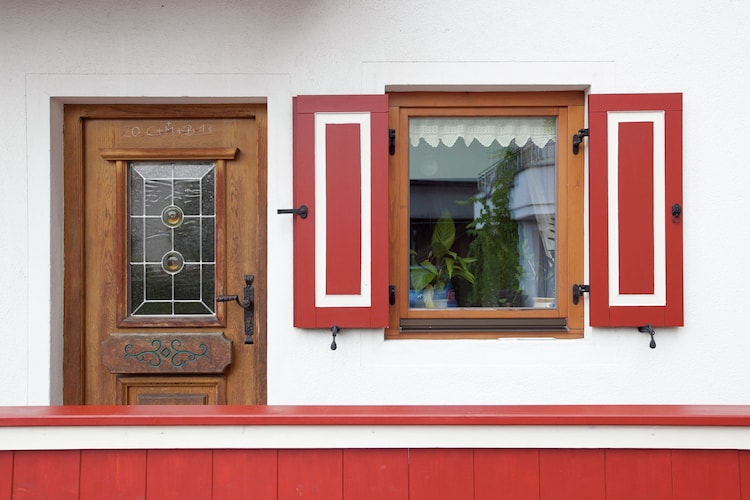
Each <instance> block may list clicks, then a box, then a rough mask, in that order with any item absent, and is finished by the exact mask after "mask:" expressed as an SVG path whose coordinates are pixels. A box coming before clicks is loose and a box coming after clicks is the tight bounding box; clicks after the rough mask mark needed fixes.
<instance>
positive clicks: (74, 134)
mask: <svg viewBox="0 0 750 500" xmlns="http://www.w3.org/2000/svg"><path fill="white" fill-rule="evenodd" d="M66 106H67V105H66ZM74 106H75V108H74V109H75V111H76V112H75V113H70V114H69V113H65V112H64V113H63V115H64V116H63V130H64V131H65V133H64V139H63V140H64V149H63V161H64V181H63V182H64V207H65V209H64V231H63V238H64V249H65V250H64V276H63V282H64V298H63V363H62V364H63V367H62V368H63V370H62V371H63V404H65V405H82V404H85V397H84V394H85V392H84V389H85V385H84V383H85V377H86V373H85V356H86V352H85V338H84V334H83V330H84V314H85V310H84V303H85V302H84V300H83V298H84V294H85V288H84V284H85V265H84V248H85V246H84V244H85V234H84V232H83V224H82V223H81V221H82V220H83V215H84V208H85V207H84V196H83V186H84V165H83V153H84V135H83V123H84V120H85V119H90V118H254V119H255V121H256V125H257V135H258V145H257V151H258V153H257V154H258V158H257V170H258V172H257V177H258V184H257V186H256V189H257V199H258V207H257V224H256V226H255V227H256V233H255V234H254V235H253V237H254V238H255V239H256V242H257V255H258V257H257V259H258V262H257V268H256V269H257V273H256V282H255V297H256V303H259V304H260V307H258V308H257V309H256V312H255V314H256V321H257V323H256V324H257V327H258V331H257V332H256V333H255V335H254V345H253V353H254V359H253V363H254V366H255V367H256V372H257V376H258V380H257V383H256V388H257V390H256V394H255V400H256V401H257V404H266V402H267V339H266V331H267V322H266V318H267V286H266V285H267V278H266V277H267V274H268V273H267V265H268V264H267V246H268V245H267V205H268V203H267V192H268V189H267V186H268V161H267V158H268V126H267V125H268V123H267V106H266V105H265V104H242V103H240V104H179V103H174V104H173V103H162V104H130V103H127V104H126V103H108V104H106V105H101V104H89V105H85V104H76V105H74Z"/></svg>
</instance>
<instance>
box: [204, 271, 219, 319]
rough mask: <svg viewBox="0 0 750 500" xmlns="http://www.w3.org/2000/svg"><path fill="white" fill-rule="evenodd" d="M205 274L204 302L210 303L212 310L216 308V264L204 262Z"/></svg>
mask: <svg viewBox="0 0 750 500" xmlns="http://www.w3.org/2000/svg"><path fill="white" fill-rule="evenodd" d="M202 268H203V269H202V271H201V272H202V274H203V283H202V284H203V294H202V298H203V302H205V303H206V304H208V305H209V307H210V308H211V311H213V308H214V302H215V301H216V300H215V298H214V297H215V294H216V266H215V265H213V264H204V265H203V266H202Z"/></svg>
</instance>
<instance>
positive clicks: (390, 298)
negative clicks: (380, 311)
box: [388, 285, 396, 306]
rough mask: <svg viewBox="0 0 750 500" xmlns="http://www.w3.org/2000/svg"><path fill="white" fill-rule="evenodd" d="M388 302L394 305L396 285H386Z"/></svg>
mask: <svg viewBox="0 0 750 500" xmlns="http://www.w3.org/2000/svg"><path fill="white" fill-rule="evenodd" d="M388 303H389V304H390V305H392V306H394V305H396V285H388Z"/></svg>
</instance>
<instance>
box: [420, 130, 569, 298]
mask: <svg viewBox="0 0 750 500" xmlns="http://www.w3.org/2000/svg"><path fill="white" fill-rule="evenodd" d="M556 135H557V123H556V118H554V117H476V118H475V117H471V118H460V117H459V118H457V117H451V118H411V119H410V120H409V142H410V146H409V180H410V192H409V248H410V259H409V276H410V282H411V283H410V297H409V303H410V307H438V308H439V307H473V308H501V307H504V308H519V307H526V308H555V307H556V302H557V300H556V296H557V294H556V289H555V287H556V261H555V258H556V244H557V241H556V232H555V224H556V158H557V153H556V147H555V144H556Z"/></svg>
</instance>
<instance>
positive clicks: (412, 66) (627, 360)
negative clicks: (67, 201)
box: [0, 0, 750, 405]
mask: <svg viewBox="0 0 750 500" xmlns="http://www.w3.org/2000/svg"><path fill="white" fill-rule="evenodd" d="M749 23H750V4H749V3H748V2H746V1H744V0H717V1H714V2H699V1H696V0H688V1H684V0H683V1H677V0H669V1H667V0H665V1H661V2H654V1H653V0H630V1H628V2H621V1H615V2H595V1H591V2H585V1H584V2H577V3H575V2H574V3H570V2H560V1H559V0H530V1H526V2H502V1H499V2H498V1H491V0H476V1H474V2H455V1H447V0H433V1H430V2H426V1H412V0H328V1H326V0H307V1H305V0H274V1H247V2H243V1H232V0H215V1H212V2H201V1H196V0H181V1H176V0H160V1H127V2H126V1H121V2H113V1H101V0H96V1H94V0H66V1H65V2H62V1H59V2H52V1H41V0H39V1H36V0H0V90H1V91H0V110H2V117H3V119H2V120H0V172H2V176H3V179H2V182H0V210H1V211H2V214H4V215H3V217H0V234H2V235H3V237H2V238H0V261H1V262H3V263H4V266H3V268H2V271H0V276H1V278H2V283H3V285H4V286H2V287H0V317H1V318H2V323H1V326H0V380H1V381H2V384H0V404H2V405H23V404H49V403H53V404H54V403H59V402H60V401H61V391H62V389H61V386H62V383H61V372H62V369H61V366H62V363H61V352H60V351H61V346H62V339H61V335H62V287H63V283H62V267H61V266H62V222H61V221H62V174H61V165H62V146H61V144H62V137H61V116H60V115H61V106H62V103H64V102H71V101H74V100H78V101H84V102H85V101H92V102H93V101H106V100H120V101H121V100H123V98H126V97H127V98H134V100H141V101H143V100H147V99H154V100H165V99H176V100H182V101H192V100H212V99H213V100H215V101H217V102H221V101H226V100H240V101H251V100H261V99H262V100H264V101H266V102H267V103H268V123H269V179H268V180H269V182H268V188H269V194H268V202H269V210H268V213H269V220H268V242H269V248H271V249H273V251H269V253H268V259H269V261H268V276H269V283H268V301H269V313H268V370H269V371H268V402H269V403H271V404H423V403H424V404H536V403H545V404H565V403H601V404H609V403H653V404H668V403H695V404H701V403H712V404H724V403H733V404H740V403H742V404H748V403H750V391H747V390H746V388H747V386H748V383H749V382H750V363H748V362H747V361H746V359H747V353H749V352H750V331H748V328H747V327H746V325H745V323H746V321H745V320H746V318H747V312H746V309H745V308H746V307H747V305H746V304H747V303H748V302H750V292H748V289H747V283H748V281H749V280H748V274H750V273H749V271H748V268H747V264H746V259H747V249H748V248H750V232H749V231H748V230H747V229H746V226H747V223H746V220H747V215H746V210H745V208H746V204H747V198H748V192H750V168H748V165H747V162H746V161H745V158H744V154H743V153H742V151H743V150H744V149H745V146H744V140H743V139H742V137H743V136H744V133H746V131H747V130H750V118H749V116H750V113H748V111H747V108H748V101H750V93H748V92H747V82H748V81H750V64H748V63H747V54H748V53H749V51H750V37H749V36H748V35H747V34H746V27H747V26H748V24H749ZM405 86H410V87H411V88H428V87H429V88H435V86H438V87H439V86H444V87H450V88H455V89H492V90H503V89H516V88H518V87H519V86H522V88H525V89H545V88H549V87H553V88H573V89H585V90H587V91H590V92H592V93H611V92H623V93H625V92H627V93H634V92H683V93H684V116H683V122H684V123H683V125H684V132H683V138H684V147H683V152H684V163H683V165H684V218H683V224H684V231H685V233H684V249H685V324H686V326H685V327H683V328H675V329H657V334H656V342H657V348H656V349H654V350H652V349H649V348H648V340H649V337H648V336H647V335H645V334H640V333H638V332H637V331H635V329H619V330H617V329H615V330H610V329H607V330H605V329H594V330H592V329H590V328H588V329H587V330H586V332H585V336H584V338H583V339H579V340H465V341H437V340H436V341H408V340H394V341H387V342H386V341H384V340H383V332H382V331H369V330H364V331H343V332H341V334H340V335H339V336H338V337H337V342H338V346H339V347H338V349H337V350H336V351H331V350H330V349H329V347H328V346H329V344H330V340H331V339H330V332H328V331H300V330H296V329H294V328H293V327H292V324H291V316H292V315H291V310H292V303H291V293H290V290H291V286H292V275H291V266H290V265H289V263H290V261H291V256H292V239H291V227H292V226H291V218H289V217H276V215H275V210H276V209H277V208H286V207H288V206H291V205H290V203H291V191H292V184H291V181H292V179H291V172H292V168H291V161H292V154H291V98H292V96H294V95H298V94H320V93H333V94H335V93H382V92H384V91H385V90H386V89H400V88H405ZM414 86H417V87H414ZM586 263H588V259H586ZM585 302H586V305H588V299H585Z"/></svg>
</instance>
